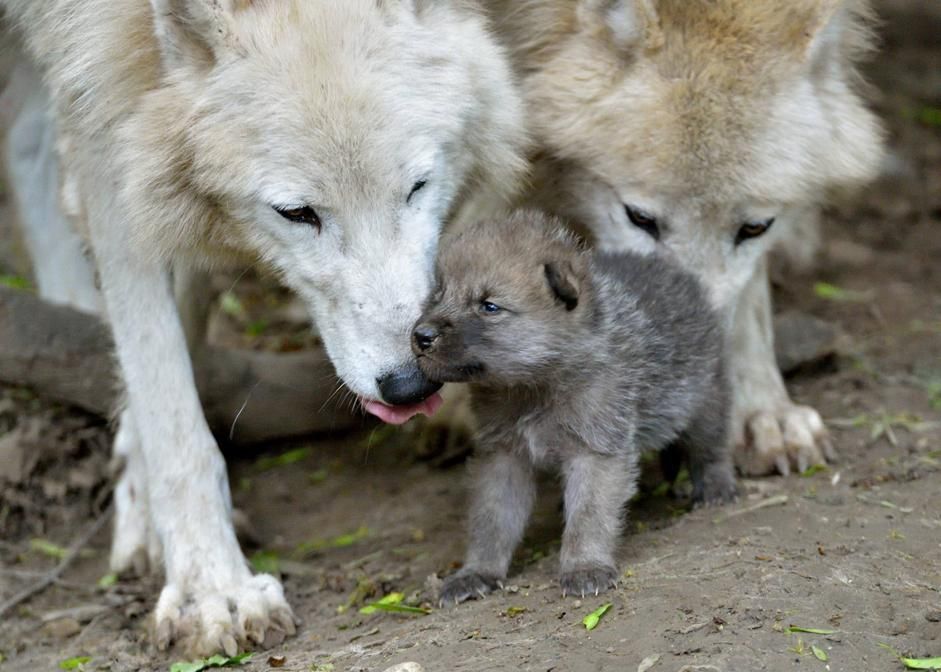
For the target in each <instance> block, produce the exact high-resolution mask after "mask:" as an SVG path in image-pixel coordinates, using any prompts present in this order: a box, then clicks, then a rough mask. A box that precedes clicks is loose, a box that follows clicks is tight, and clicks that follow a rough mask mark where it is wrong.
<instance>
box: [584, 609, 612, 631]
mask: <svg viewBox="0 0 941 672" xmlns="http://www.w3.org/2000/svg"><path fill="white" fill-rule="evenodd" d="M612 606H614V605H612V604H611V603H610V602H609V603H608V604H605V605H602V606H600V607H598V608H597V609H595V610H594V611H593V612H591V613H590V614H588V615H587V616H586V617H585V618H583V619H582V625H584V626H585V629H586V630H594V629H595V628H597V627H598V624H599V623H601V618H602V617H603V616H604V615H605V614H607V613H608V610H609V609H611V607H612Z"/></svg>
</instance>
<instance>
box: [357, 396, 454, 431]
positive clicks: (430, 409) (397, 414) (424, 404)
mask: <svg viewBox="0 0 941 672" xmlns="http://www.w3.org/2000/svg"><path fill="white" fill-rule="evenodd" d="M443 403H444V399H442V398H441V395H440V394H438V393H437V392H435V393H434V394H433V395H431V396H430V397H428V398H427V399H425V400H424V401H420V402H418V403H417V404H411V405H409V406H386V405H385V404H383V403H381V402H379V401H367V402H366V411H367V412H368V413H372V414H373V415H375V416H376V417H377V418H379V419H380V420H382V421H383V422H385V423H388V424H390V425H404V424H405V423H406V422H408V421H409V420H411V419H412V418H414V417H415V416H416V415H427V416H429V417H430V416H432V415H434V414H435V413H437V412H438V409H439V408H441V404H443Z"/></svg>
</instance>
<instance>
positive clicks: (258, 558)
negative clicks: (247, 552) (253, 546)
mask: <svg viewBox="0 0 941 672" xmlns="http://www.w3.org/2000/svg"><path fill="white" fill-rule="evenodd" d="M249 562H251V564H252V569H254V570H255V571H256V572H257V573H258V574H271V575H273V576H277V575H278V574H280V573H281V558H280V557H278V554H277V553H275V552H274V551H258V552H257V553H255V554H254V555H252V557H251V560H249Z"/></svg>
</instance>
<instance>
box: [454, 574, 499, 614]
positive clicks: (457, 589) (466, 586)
mask: <svg viewBox="0 0 941 672" xmlns="http://www.w3.org/2000/svg"><path fill="white" fill-rule="evenodd" d="M497 588H503V584H502V583H501V582H500V579H497V578H495V577H490V576H483V575H481V574H478V573H477V572H475V571H473V570H465V569H462V570H461V571H459V572H458V573H457V574H454V575H452V576H449V577H448V578H446V579H445V580H444V583H443V584H442V585H441V592H440V593H439V595H438V602H439V603H440V604H441V606H442V607H453V606H457V605H458V604H460V603H461V602H466V601H467V600H476V599H481V598H484V597H486V596H487V595H489V594H490V593H492V592H493V591H494V590H496V589H497Z"/></svg>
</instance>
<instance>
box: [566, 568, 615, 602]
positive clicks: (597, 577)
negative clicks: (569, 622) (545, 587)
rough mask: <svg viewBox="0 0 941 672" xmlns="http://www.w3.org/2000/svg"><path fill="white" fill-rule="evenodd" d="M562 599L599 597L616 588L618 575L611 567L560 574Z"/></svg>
mask: <svg viewBox="0 0 941 672" xmlns="http://www.w3.org/2000/svg"><path fill="white" fill-rule="evenodd" d="M559 583H560V585H561V587H562V595H563V597H565V596H568V595H572V596H578V597H585V595H599V594H601V593H603V592H605V591H608V590H611V589H612V588H617V585H618V573H617V570H616V569H614V568H613V567H587V568H583V569H575V570H570V571H566V572H562V577H561V578H560V579H559Z"/></svg>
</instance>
